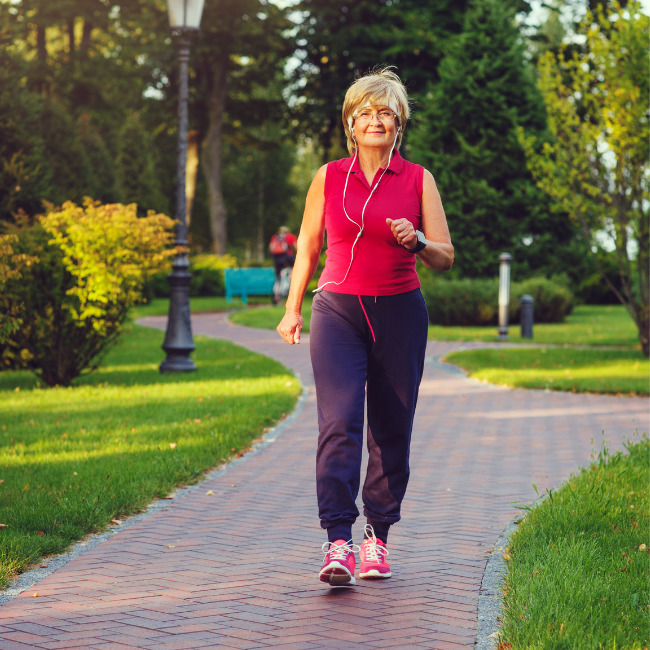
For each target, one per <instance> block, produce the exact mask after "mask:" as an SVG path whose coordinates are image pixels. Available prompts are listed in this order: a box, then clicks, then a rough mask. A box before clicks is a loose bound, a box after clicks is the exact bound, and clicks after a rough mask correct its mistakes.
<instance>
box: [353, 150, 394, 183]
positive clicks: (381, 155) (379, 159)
mask: <svg viewBox="0 0 650 650" xmlns="http://www.w3.org/2000/svg"><path fill="white" fill-rule="evenodd" d="M390 153H391V149H384V148H379V147H363V148H361V147H360V148H359V167H361V171H362V172H363V173H364V174H365V176H366V178H367V179H368V183H372V182H373V179H374V178H375V175H376V174H377V171H378V170H379V169H385V168H386V167H388V164H389V162H390V158H391V155H390Z"/></svg>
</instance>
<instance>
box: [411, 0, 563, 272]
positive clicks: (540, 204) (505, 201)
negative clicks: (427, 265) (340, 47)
mask: <svg viewBox="0 0 650 650" xmlns="http://www.w3.org/2000/svg"><path fill="white" fill-rule="evenodd" d="M438 74H439V77H440V80H439V82H438V83H435V84H433V83H432V84H431V85H430V86H429V89H428V92H427V95H426V97H425V98H424V99H423V101H422V103H421V105H420V106H418V110H417V111H416V112H415V113H414V118H413V127H411V128H412V133H411V136H410V140H409V142H410V151H411V153H412V157H413V158H414V159H415V160H416V161H417V162H421V163H422V164H424V165H425V166H426V167H427V168H428V169H429V170H430V171H431V172H432V173H433V175H434V177H436V179H437V181H438V185H439V187H440V191H441V194H442V198H443V202H444V205H445V210H446V212H447V215H448V219H449V225H450V229H451V232H452V238H453V240H454V244H455V245H456V262H455V265H454V268H455V269H456V273H457V274H458V275H460V276H462V277H485V276H490V275H494V273H495V272H496V267H497V265H498V254H499V253H500V252H503V251H508V252H510V253H511V254H512V255H513V256H514V259H515V263H516V264H517V275H518V276H519V277H521V276H524V277H525V276H527V275H530V273H531V271H532V270H533V269H534V265H535V262H534V261H533V260H540V259H542V260H544V259H547V260H556V261H557V260H558V258H559V255H560V253H559V252H558V250H557V249H558V248H559V247H561V246H562V245H563V244H566V245H567V246H568V245H569V243H570V242H571V241H572V238H573V232H572V229H571V227H570V225H567V224H566V223H565V222H563V221H562V219H561V218H560V217H559V216H554V215H551V216H550V217H549V215H548V210H547V204H548V201H547V200H546V197H545V196H544V194H543V192H541V191H540V190H539V189H538V188H537V187H536V185H535V183H534V181H533V179H532V177H531V174H530V172H529V171H528V170H527V169H526V165H525V158H524V152H523V148H522V146H521V145H520V143H519V141H518V139H517V131H516V128H517V126H518V125H523V126H525V127H526V128H527V129H528V130H530V131H531V132H533V133H537V134H541V133H542V132H543V131H544V129H545V115H544V111H543V106H542V102H541V97H540V95H539V91H538V90H537V87H536V85H535V80H534V71H533V69H532V66H530V65H528V63H527V60H526V56H525V52H524V49H523V45H522V43H521V38H520V34H519V30H518V27H517V25H516V24H515V22H514V10H513V9H512V8H511V7H510V8H509V7H508V6H507V5H504V4H503V3H500V2H498V1H496V0H482V1H480V2H474V3H473V4H472V5H471V6H470V9H469V10H468V12H467V14H466V16H465V24H464V28H463V31H462V33H461V34H459V35H457V36H456V37H453V38H452V39H450V40H449V41H448V43H447V54H446V56H445V58H444V59H443V61H442V63H441V64H440V67H439V69H438ZM549 233H552V236H551V237H549Z"/></svg>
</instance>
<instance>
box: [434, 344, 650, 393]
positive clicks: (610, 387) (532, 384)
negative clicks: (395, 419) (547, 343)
mask: <svg viewBox="0 0 650 650" xmlns="http://www.w3.org/2000/svg"><path fill="white" fill-rule="evenodd" d="M444 360H445V361H448V362H449V363H453V364H455V365H457V366H460V367H461V368H463V369H464V370H465V371H466V372H467V373H468V374H469V376H470V377H472V378H473V379H478V380H479V381H485V382H488V383H491V384H499V385H502V386H509V387H511V388H537V389H546V390H561V391H570V392H577V393H609V394H615V395H618V394H631V395H648V394H649V393H650V362H649V361H648V359H647V358H645V357H644V356H643V355H642V354H641V352H639V351H636V350H583V349H579V350H575V349H567V348H518V349H513V348H504V349H497V350H494V349H488V350H470V351H464V352H453V353H451V354H448V355H447V356H446V357H444Z"/></svg>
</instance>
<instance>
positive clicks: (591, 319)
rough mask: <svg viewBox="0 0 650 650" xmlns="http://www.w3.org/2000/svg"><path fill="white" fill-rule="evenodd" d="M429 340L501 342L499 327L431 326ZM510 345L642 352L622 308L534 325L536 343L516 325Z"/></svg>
mask: <svg viewBox="0 0 650 650" xmlns="http://www.w3.org/2000/svg"><path fill="white" fill-rule="evenodd" d="M429 339H430V340H436V341H498V340H499V339H498V332H497V327H496V326H494V327H443V326H442V325H431V326H430V327H429ZM508 339H509V341H514V342H521V341H523V342H529V343H540V344H543V345H580V346H595V345H597V346H616V347H629V348H634V349H637V348H638V349H640V345H639V333H638V330H637V328H636V325H635V324H634V321H633V320H632V318H631V317H630V315H629V314H628V313H627V311H626V310H625V307H623V306H622V305H580V306H578V307H576V308H575V309H574V310H573V312H572V313H571V314H569V316H567V318H566V321H565V322H564V323H539V324H535V325H533V339H532V340H531V339H522V338H521V327H520V326H519V325H513V326H511V327H510V328H509V331H508Z"/></svg>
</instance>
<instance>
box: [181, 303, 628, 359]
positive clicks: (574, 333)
mask: <svg viewBox="0 0 650 650" xmlns="http://www.w3.org/2000/svg"><path fill="white" fill-rule="evenodd" d="M193 309H194V307H193ZM283 314H284V307H259V308H256V309H244V310H241V311H236V312H235V313H233V314H232V315H231V316H230V320H232V322H233V323H237V324H238V325H246V326H247V327H258V328H260V329H275V327H276V325H277V324H278V323H279V322H280V319H281V318H282V316H283ZM302 315H303V317H304V319H305V327H304V328H303V331H304V332H309V320H310V318H311V301H306V302H305V305H304V306H303V310H302ZM533 335H534V338H533V339H532V340H531V339H522V338H521V328H520V327H519V326H512V327H510V330H509V336H508V339H509V341H511V342H522V341H523V342H532V343H536V344H537V343H539V344H543V345H580V346H583V345H584V346H616V347H627V348H632V349H637V348H639V336H638V332H637V329H636V326H635V325H634V323H633V321H632V319H631V318H630V316H629V315H628V313H627V311H625V308H624V307H622V306H619V305H580V306H578V307H576V308H575V309H574V310H573V313H571V314H570V315H569V316H568V317H567V319H566V322H564V323H541V324H537V325H535V326H534V327H533ZM429 339H430V340H434V341H498V340H499V339H498V332H497V327H496V326H494V327H443V326H442V325H430V326H429ZM504 343H505V342H504Z"/></svg>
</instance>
